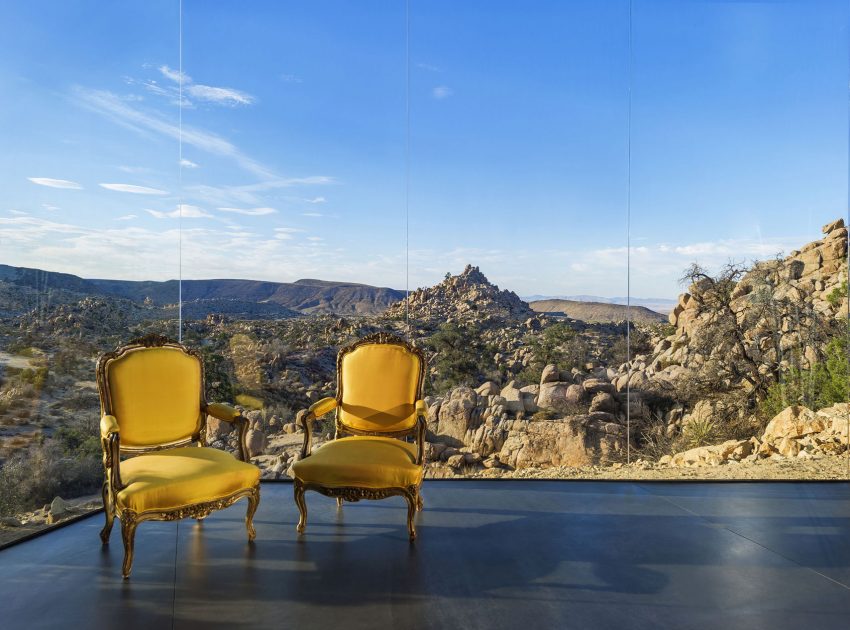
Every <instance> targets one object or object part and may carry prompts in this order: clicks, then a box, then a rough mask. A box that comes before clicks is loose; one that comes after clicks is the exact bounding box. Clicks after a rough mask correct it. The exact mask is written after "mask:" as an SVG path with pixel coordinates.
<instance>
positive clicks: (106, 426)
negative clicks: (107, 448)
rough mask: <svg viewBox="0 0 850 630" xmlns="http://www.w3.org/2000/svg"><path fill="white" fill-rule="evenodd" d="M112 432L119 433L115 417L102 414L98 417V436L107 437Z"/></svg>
mask: <svg viewBox="0 0 850 630" xmlns="http://www.w3.org/2000/svg"><path fill="white" fill-rule="evenodd" d="M113 433H120V428H119V427H118V420H117V418H116V417H115V416H102V417H101V418H100V437H103V438H107V437H109V436H110V435H112V434H113Z"/></svg>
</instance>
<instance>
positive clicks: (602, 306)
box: [529, 300, 667, 324]
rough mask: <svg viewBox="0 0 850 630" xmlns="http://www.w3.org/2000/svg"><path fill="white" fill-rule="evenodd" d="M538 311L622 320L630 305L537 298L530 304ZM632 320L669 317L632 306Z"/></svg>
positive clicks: (588, 319) (595, 319)
mask: <svg viewBox="0 0 850 630" xmlns="http://www.w3.org/2000/svg"><path fill="white" fill-rule="evenodd" d="M529 306H531V308H532V309H533V310H534V311H536V312H538V313H550V314H557V313H563V314H564V315H566V316H567V317H570V318H572V319H580V320H582V321H584V322H600V323H601V322H621V321H625V320H626V318H627V313H628V307H627V306H624V305H622V304H610V303H605V302H580V301H578V300H536V301H534V302H531V303H530V304H529ZM630 316H631V320H632V321H633V322H638V323H641V324H654V323H660V322H666V321H667V318H666V317H665V316H664V315H662V314H661V313H658V312H657V311H653V310H651V309H648V308H646V307H645V306H632V307H631V313H630Z"/></svg>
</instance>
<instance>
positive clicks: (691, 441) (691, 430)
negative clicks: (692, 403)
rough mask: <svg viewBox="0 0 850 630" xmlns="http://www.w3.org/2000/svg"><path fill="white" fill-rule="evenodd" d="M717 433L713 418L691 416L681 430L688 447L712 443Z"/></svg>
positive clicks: (717, 427) (716, 425)
mask: <svg viewBox="0 0 850 630" xmlns="http://www.w3.org/2000/svg"><path fill="white" fill-rule="evenodd" d="M718 434H719V426H718V423H717V421H716V420H715V419H714V418H693V419H691V421H690V422H688V423H687V424H686V425H685V427H684V430H683V432H682V435H683V436H684V438H685V441H686V442H687V445H688V447H689V448H695V447H697V446H706V445H708V444H712V443H714V442H716V441H717V437H718Z"/></svg>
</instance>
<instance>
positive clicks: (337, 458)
mask: <svg viewBox="0 0 850 630" xmlns="http://www.w3.org/2000/svg"><path fill="white" fill-rule="evenodd" d="M292 472H293V474H294V475H295V477H296V478H297V479H300V480H301V481H303V482H305V483H315V484H318V485H321V486H326V487H330V488H343V487H349V486H351V487H361V488H406V487H407V486H412V485H417V484H419V483H420V482H421V481H422V475H423V473H424V468H423V467H422V466H418V465H417V464H416V445H415V444H408V443H407V442H402V441H401V440H396V439H394V438H385V437H371V436H353V437H346V438H340V439H338V440H333V441H331V442H328V443H327V444H324V445H323V446H321V447H319V448H317V449H316V450H315V451H313V454H312V455H310V457H307V458H306V459H302V460H301V461H298V462H295V463H294V464H293V465H292Z"/></svg>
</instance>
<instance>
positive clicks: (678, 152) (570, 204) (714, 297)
mask: <svg viewBox="0 0 850 630" xmlns="http://www.w3.org/2000/svg"><path fill="white" fill-rule="evenodd" d="M0 15H1V16H2V18H3V19H2V20H0V35H2V38H0V42H2V43H0V50H2V52H3V55H2V57H0V83H2V86H3V87H4V88H5V92H4V93H6V94H11V95H14V98H9V99H7V100H6V101H5V102H4V105H3V106H2V108H0V137H2V138H3V146H4V148H5V151H3V152H2V153H0V161H2V162H0V165H2V167H3V168H2V171H0V173H2V174H0V179H2V183H3V188H4V191H5V193H6V196H5V205H3V206H0V458H2V469H0V475H2V480H0V481H2V483H0V512H2V516H3V517H4V518H6V519H7V521H5V522H6V525H5V526H4V527H3V528H2V529H0V535H2V536H4V537H7V538H10V537H14V536H17V535H20V534H21V533H28V532H29V531H32V530H33V529H34V528H37V527H39V526H41V523H43V522H45V521H47V520H51V521H53V520H57V519H61V518H62V514H64V515H66V516H67V515H68V514H74V513H75V512H74V508H73V505H72V509H71V510H70V511H69V510H68V508H67V506H64V505H63V504H64V503H65V502H66V501H70V502H72V503H73V502H75V501H76V502H80V501H82V502H83V503H86V502H88V504H89V505H96V502H94V501H95V499H94V496H95V494H96V493H97V491H98V488H99V485H100V480H101V463H100V450H99V449H100V444H99V441H98V438H97V435H98V433H97V422H98V415H99V410H98V403H97V391H96V385H95V383H94V362H95V360H96V358H97V357H98V356H99V355H100V354H101V353H103V352H104V351H106V350H108V349H112V348H115V347H116V346H118V345H119V344H122V343H125V342H127V341H129V340H130V339H131V338H134V337H138V336H140V335H141V334H144V333H147V332H158V333H161V334H165V335H167V336H170V337H173V338H182V339H183V341H184V342H185V343H187V344H188V345H189V346H191V347H193V348H195V349H196V350H198V351H199V352H200V353H201V354H202V356H203V358H204V362H205V368H206V374H207V397H208V399H210V400H214V401H220V402H228V403H232V404H235V405H238V406H240V407H242V408H243V409H244V410H245V412H246V414H247V415H248V417H249V418H250V422H251V432H250V434H249V450H250V451H251V454H252V456H253V458H254V461H255V463H257V464H258V465H260V466H261V468H262V469H263V475H264V477H265V478H267V479H286V478H287V477H288V470H289V466H290V464H291V463H292V462H293V461H294V459H295V457H296V456H297V453H298V451H299V450H300V446H301V441H302V438H303V436H302V434H301V433H300V429H299V428H298V427H297V425H296V423H295V419H296V417H297V414H298V413H299V412H300V411H301V410H303V409H305V408H306V407H307V406H308V405H309V404H310V403H311V402H314V401H316V400H318V399H319V398H321V397H324V396H329V395H334V394H335V392H336V374H335V367H336V366H335V356H336V353H337V351H338V350H339V348H340V347H342V346H343V345H345V344H347V343H349V342H351V341H353V340H356V339H358V338H362V337H363V336H365V335H366V334H369V333H372V332H377V331H389V332H394V333H396V334H398V335H401V336H403V337H406V338H409V339H411V340H413V341H415V342H416V343H417V344H418V345H419V346H421V347H423V348H424V349H425V350H426V353H427V355H428V357H429V369H428V374H427V379H426V385H425V394H426V402H427V404H428V407H429V410H430V414H429V421H428V428H429V432H428V446H427V455H428V460H429V461H428V475H429V476H432V477H467V476H481V477H498V478H512V477H542V478H576V477H595V478H653V479H654V478H661V479H668V478H669V479H680V478H700V479H714V478H778V477H787V478H807V479H810V478H812V479H814V478H835V477H846V476H847V474H848V464H850V451H848V449H847V440H848V428H850V407H848V363H847V357H848V341H847V340H848V337H847V334H848V319H847V318H848V297H847V294H848V291H847V229H846V227H845V225H844V223H843V221H845V220H846V219H847V185H848V180H847V178H848V160H847V137H848V125H847V81H846V77H847V74H848V60H847V55H846V50H847V45H848V41H847V37H848V35H847V30H846V28H845V26H846V24H847V22H848V17H850V16H848V9H847V6H846V3H842V2H838V1H831V0H822V1H818V2H804V1H802V0H800V1H794V2H777V3H772V2H765V3H717V2H697V1H688V2H673V1H672V0H670V1H666V0H632V1H631V2H629V1H628V0H620V1H614V2H605V3H600V2H592V1H590V0H586V1H579V0H576V1H572V2H553V1H545V0H535V1H534V2H531V3H530V4H529V3H524V4H523V5H522V6H520V5H518V4H517V3H513V2H483V1H482V2H465V3H462V4H460V5H459V4H458V3H450V2H442V1H437V2H419V1H417V0H410V1H409V2H395V3H387V2H379V1H377V0H376V1H374V2H372V1H369V2H359V3H349V2H344V1H342V0H333V1H332V0H323V1H321V2H313V3H294V2H284V3H279V2H253V3H250V5H240V4H237V3H229V2H218V3H208V2H202V1H201V0H183V2H182V3H181V2H178V1H177V0H162V1H157V2H144V3H143V2H131V3H121V4H120V5H116V6H104V5H103V4H102V3H93V2H82V3H79V2H78V3H74V4H73V5H71V6H64V5H62V6H56V3H46V2H35V3H30V5H28V6H27V7H23V6H16V7H4V8H3V9H2V14H0ZM69 25H70V26H69ZM408 291H409V292H410V297H409V299H406V297H405V296H406V295H407V293H408ZM316 432H317V436H318V439H317V440H316V442H317V443H318V444H321V443H322V442H323V441H324V440H325V439H328V438H329V437H331V436H332V434H333V420H332V419H325V420H323V421H321V422H318V423H317V424H316ZM207 438H208V442H209V443H210V444H211V445H212V446H214V447H217V448H222V449H228V450H231V451H234V450H235V449H236V436H235V434H234V433H232V432H228V425H226V424H221V423H217V422H211V423H210V426H209V431H208V435H207ZM56 497H59V498H60V501H58V502H55V505H54V506H53V507H52V508H50V507H49V506H48V509H46V510H45V509H43V508H44V506H45V505H46V504H51V503H54V501H53V500H54V498H56ZM63 510H64V511H63ZM77 513H78V512H77ZM22 523H23V525H22Z"/></svg>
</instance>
